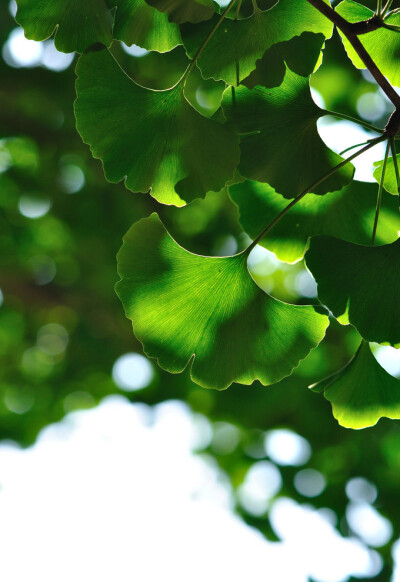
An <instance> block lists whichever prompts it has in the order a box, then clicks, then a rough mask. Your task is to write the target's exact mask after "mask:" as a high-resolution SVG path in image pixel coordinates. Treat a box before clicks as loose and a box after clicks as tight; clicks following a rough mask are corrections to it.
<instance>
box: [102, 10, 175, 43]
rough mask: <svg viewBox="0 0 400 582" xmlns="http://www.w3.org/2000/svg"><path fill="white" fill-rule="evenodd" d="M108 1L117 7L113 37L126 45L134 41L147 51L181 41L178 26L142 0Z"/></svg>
mask: <svg viewBox="0 0 400 582" xmlns="http://www.w3.org/2000/svg"><path fill="white" fill-rule="evenodd" d="M109 3H110V5H112V6H117V11H116V14H115V25H114V37H115V38H117V39H119V40H122V41H124V42H125V43H126V44H127V45H128V46H130V45H132V44H136V45H138V46H141V47H143V48H145V49H147V50H149V51H158V52H166V51H170V50H171V49H173V48H174V47H176V46H178V45H179V44H182V39H181V33H180V31H179V26H178V25H176V24H173V23H171V22H169V21H168V16H167V15H166V14H163V13H162V12H159V11H158V10H156V9H155V8H153V7H152V6H149V4H148V3H147V2H146V1H145V0H109Z"/></svg>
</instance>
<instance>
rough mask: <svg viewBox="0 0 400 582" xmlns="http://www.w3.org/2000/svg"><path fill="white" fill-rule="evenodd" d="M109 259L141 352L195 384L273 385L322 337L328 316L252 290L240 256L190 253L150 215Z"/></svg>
mask: <svg viewBox="0 0 400 582" xmlns="http://www.w3.org/2000/svg"><path fill="white" fill-rule="evenodd" d="M117 258H118V265H119V274H120V277H121V281H119V282H118V283H117V286H116V290H117V293H118V295H119V297H120V299H121V301H122V303H123V305H124V308H125V311H126V315H127V317H128V318H129V319H131V320H132V322H133V326H134V331H135V334H136V335H137V337H138V339H140V341H141V342H143V345H144V349H145V351H146V353H147V355H148V356H149V357H153V358H157V361H158V363H159V365H160V366H161V367H162V368H164V369H165V370H167V371H169V372H173V373H177V372H182V370H184V369H185V368H186V366H187V365H188V364H189V365H191V377H192V379H193V380H194V381H195V382H196V383H198V384H200V385H201V386H204V387H209V388H210V387H213V388H218V389H224V388H227V387H228V386H229V385H230V384H231V383H232V382H240V383H242V384H251V383H252V382H254V381H255V380H257V379H258V380H260V382H262V383H263V384H265V385H268V384H272V383H274V382H277V381H278V380H280V379H281V378H283V377H284V376H287V375H288V374H290V372H291V371H292V370H293V368H294V367H295V366H297V364H298V363H299V361H300V360H301V359H303V358H304V357H305V356H306V355H307V354H308V353H309V352H310V350H311V349H313V348H314V347H316V346H317V345H318V343H319V342H320V341H321V339H322V338H323V336H324V334H325V329H326V327H327V325H328V319H327V317H326V316H325V315H321V314H320V313H317V312H316V311H315V309H314V307H312V306H304V305H302V306H298V305H289V304H286V303H282V302H281V301H278V300H276V299H274V298H273V297H270V296H269V295H266V294H265V293H264V292H262V291H261V290H260V289H259V288H258V287H257V285H256V284H255V283H254V281H253V280H252V278H251V277H250V275H249V272H248V270H247V266H246V261H247V254H246V253H242V254H239V255H235V256H234V257H218V258H216V257H203V256H199V255H194V254H191V253H189V252H188V251H186V250H185V249H183V248H182V247H180V246H179V245H178V244H177V243H176V242H175V241H174V240H173V239H172V238H171V236H170V235H169V234H168V232H167V231H166V230H165V228H164V226H163V225H162V223H161V221H160V219H159V218H158V216H157V215H156V214H153V215H152V216H151V217H150V218H147V219H143V220H141V221H140V222H138V223H136V224H134V225H133V226H132V227H131V229H130V230H129V231H128V233H127V234H126V235H125V238H124V245H123V246H122V248H121V250H120V252H119V253H118V257H117Z"/></svg>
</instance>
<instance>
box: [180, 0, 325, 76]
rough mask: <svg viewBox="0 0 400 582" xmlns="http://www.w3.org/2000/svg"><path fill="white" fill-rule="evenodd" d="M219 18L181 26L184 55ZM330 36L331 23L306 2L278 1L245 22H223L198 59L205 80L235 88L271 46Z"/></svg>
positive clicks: (196, 47) (205, 35)
mask: <svg viewBox="0 0 400 582" xmlns="http://www.w3.org/2000/svg"><path fill="white" fill-rule="evenodd" d="M218 18H219V16H218V15H215V16H214V17H213V19H212V20H211V21H209V22H205V23H203V24H200V25H196V26H194V25H189V24H188V25H185V26H184V27H183V29H182V37H183V41H184V45H185V47H186V50H187V52H188V54H189V55H190V56H191V57H193V56H194V54H195V53H196V51H197V49H198V48H199V46H200V45H201V43H202V42H203V40H204V39H205V38H206V37H207V35H208V33H209V32H210V30H211V29H212V28H213V26H215V24H216V22H217V21H218ZM305 31H306V32H315V33H322V34H323V35H324V37H325V38H330V36H331V35H332V23H331V22H330V21H329V20H328V19H327V18H325V17H324V16H322V15H321V13H320V12H318V10H316V9H315V8H314V7H313V6H311V5H310V4H309V2H307V0H280V2H278V4H276V5H275V6H274V7H273V8H271V9H270V10H266V11H261V10H256V11H255V12H254V14H253V15H252V16H250V17H249V18H244V19H241V20H232V19H228V18H227V19H225V20H224V22H223V23H222V25H221V26H220V27H219V28H218V30H217V32H216V33H215V34H214V36H213V37H212V38H211V40H210V42H209V43H208V45H207V50H205V51H204V52H203V53H202V54H201V56H200V58H199V59H198V65H199V67H200V70H201V72H202V74H203V76H204V77H205V78H209V77H213V78H214V79H217V80H220V79H222V80H224V81H226V82H227V83H229V84H230V85H236V84H237V83H238V80H239V81H241V80H242V79H244V78H245V77H247V76H248V75H249V74H250V73H251V72H252V71H253V70H254V68H255V66H256V61H257V59H260V58H261V57H262V56H263V54H264V53H265V51H266V50H268V49H269V48H270V47H271V46H272V45H274V44H276V43H279V42H283V41H286V40H290V39H291V38H293V37H294V36H298V35H300V34H302V33H303V32H305Z"/></svg>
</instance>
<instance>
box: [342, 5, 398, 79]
mask: <svg viewBox="0 0 400 582" xmlns="http://www.w3.org/2000/svg"><path fill="white" fill-rule="evenodd" d="M336 11H337V12H338V13H339V14H340V15H341V16H343V17H344V18H345V19H346V20H348V21H349V22H359V21H361V20H368V19H369V18H371V17H372V16H373V15H374V12H373V11H372V10H370V9H369V8H366V7H365V6H363V5H362V4H359V3H358V2H354V1H353V0H343V2H341V3H340V4H339V5H338V6H337V7H336ZM385 23H386V24H392V25H396V26H399V25H400V14H394V15H393V16H389V18H387V19H386V20H385ZM339 33H340V35H341V37H342V40H343V44H344V47H345V49H346V52H347V54H348V56H349V57H350V59H351V60H352V62H353V64H354V65H355V66H356V67H357V68H358V69H365V65H364V63H363V62H362V60H361V59H360V57H359V56H358V55H357V53H356V52H355V50H354V49H353V47H352V46H351V44H350V43H349V41H348V40H347V39H346V38H345V37H344V36H343V34H342V33H341V32H340V31H339ZM359 39H360V41H361V42H362V44H363V46H364V47H365V48H366V50H367V51H368V53H369V54H370V55H371V57H372V59H373V60H374V62H375V64H376V65H377V67H379V69H380V70H381V71H382V73H383V74H384V75H385V77H387V78H388V79H389V81H390V82H391V83H392V84H393V85H396V86H399V85H400V69H399V66H398V59H399V56H400V35H399V33H398V32H395V31H393V30H387V29H385V28H378V29H377V30H374V31H373V32H368V33H367V34H363V35H361V36H360V37H359Z"/></svg>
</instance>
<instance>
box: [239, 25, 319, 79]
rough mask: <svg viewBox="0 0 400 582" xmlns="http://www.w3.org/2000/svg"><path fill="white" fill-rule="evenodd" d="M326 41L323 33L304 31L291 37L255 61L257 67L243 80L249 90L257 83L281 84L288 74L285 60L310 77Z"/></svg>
mask: <svg viewBox="0 0 400 582" xmlns="http://www.w3.org/2000/svg"><path fill="white" fill-rule="evenodd" d="M324 42H325V37H324V35H323V34H314V33H312V32H303V34H301V35H300V36H295V37H294V38H292V39H291V40H288V41H286V42H280V43H278V44H274V45H273V46H272V47H271V48H270V49H268V50H267V51H266V53H265V54H264V56H263V57H262V58H261V59H259V60H258V61H257V62H256V68H255V69H254V71H253V72H252V73H250V75H249V76H248V77H246V79H243V81H242V85H245V86H246V87H247V88H248V89H253V88H254V87H255V86H256V85H262V86H263V87H269V88H271V87H279V85H281V84H282V82H283V79H284V77H285V73H286V66H285V63H286V65H287V66H288V67H289V69H291V70H292V71H293V72H294V73H297V74H298V75H301V76H302V77H308V76H309V75H311V73H312V72H313V71H314V69H315V67H316V65H317V63H318V60H319V58H320V53H321V49H322V47H323V44H324Z"/></svg>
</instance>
